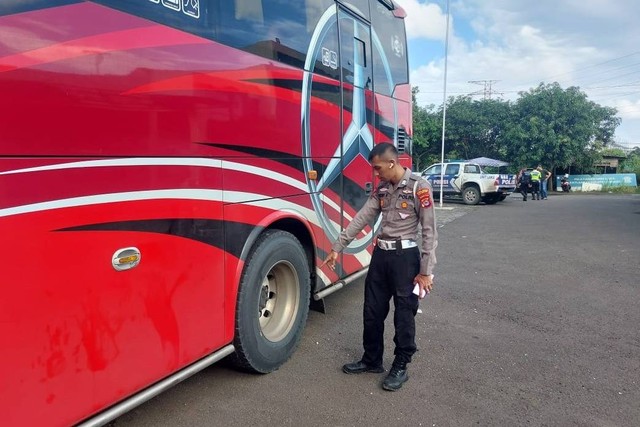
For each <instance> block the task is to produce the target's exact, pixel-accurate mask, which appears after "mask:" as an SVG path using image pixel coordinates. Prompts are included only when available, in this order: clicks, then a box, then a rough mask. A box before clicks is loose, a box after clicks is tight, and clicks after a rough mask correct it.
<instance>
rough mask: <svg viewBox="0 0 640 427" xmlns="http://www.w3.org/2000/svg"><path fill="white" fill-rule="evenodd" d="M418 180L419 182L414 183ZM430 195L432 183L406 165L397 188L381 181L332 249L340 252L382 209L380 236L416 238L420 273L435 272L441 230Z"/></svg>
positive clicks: (393, 238) (392, 238) (386, 237)
mask: <svg viewBox="0 0 640 427" xmlns="http://www.w3.org/2000/svg"><path fill="white" fill-rule="evenodd" d="M416 181H417V182H418V184H417V185H415V183H416ZM414 185H415V196H414ZM431 195H432V189H431V185H430V184H429V182H428V181H427V180H425V179H424V178H422V177H419V176H417V175H413V174H412V173H411V171H410V170H409V169H406V168H405V173H404V175H403V177H402V179H401V180H400V182H398V185H397V186H396V187H394V186H393V185H392V184H391V183H390V182H382V183H381V184H380V185H379V186H378V188H377V189H376V191H375V192H373V193H372V194H371V196H370V197H369V199H368V200H367V202H366V203H365V205H364V206H363V207H362V209H360V211H359V212H358V213H357V214H356V216H355V218H353V220H352V221H351V223H350V224H349V225H348V226H347V228H346V229H344V230H343V231H342V233H340V237H339V238H338V240H337V241H336V242H335V243H334V244H333V246H332V248H331V249H333V250H334V251H335V252H341V251H342V250H343V249H344V248H345V247H346V246H347V245H348V244H349V242H351V241H352V240H353V239H354V238H355V237H356V236H357V234H358V233H359V232H360V231H361V230H362V229H363V228H364V227H365V226H366V225H367V224H369V223H371V221H373V219H374V218H376V216H377V215H378V214H379V213H380V212H382V224H381V227H380V231H379V233H378V236H377V237H378V239H383V240H391V241H397V240H414V241H416V242H417V243H418V245H419V246H420V248H421V259H420V274H424V275H429V274H432V273H433V267H434V266H435V264H436V255H435V249H436V247H437V246H438V231H437V230H436V216H435V212H434V209H433V200H432V197H431ZM420 230H421V231H422V233H421V240H420V241H418V234H419V233H418V231H420Z"/></svg>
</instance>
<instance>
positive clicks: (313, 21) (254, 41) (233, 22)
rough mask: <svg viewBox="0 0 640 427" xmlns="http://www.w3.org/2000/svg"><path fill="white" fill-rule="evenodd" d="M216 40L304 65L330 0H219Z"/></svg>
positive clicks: (286, 62) (258, 53)
mask: <svg viewBox="0 0 640 427" xmlns="http://www.w3.org/2000/svg"><path fill="white" fill-rule="evenodd" d="M215 2H216V3H217V8H218V11H219V20H218V28H217V40H218V41H220V42H221V43H224V44H227V45H229V46H233V47H236V48H238V49H242V50H245V51H248V52H252V53H255V54H257V55H260V56H263V57H266V58H271V59H275V60H277V61H279V62H282V63H285V64H288V65H292V66H295V67H299V68H303V67H304V62H305V59H306V55H307V50H308V48H309V43H310V41H311V37H312V35H313V32H314V30H315V28H316V25H317V24H318V22H319V20H320V18H321V16H322V15H323V14H324V13H325V11H326V10H327V9H328V8H329V7H333V4H334V3H333V1H331V0H307V1H296V2H291V1H290V0H216V1H215Z"/></svg>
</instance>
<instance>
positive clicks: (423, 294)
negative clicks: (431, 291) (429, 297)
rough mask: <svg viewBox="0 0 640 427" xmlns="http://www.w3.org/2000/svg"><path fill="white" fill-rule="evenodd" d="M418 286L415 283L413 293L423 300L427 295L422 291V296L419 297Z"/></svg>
mask: <svg viewBox="0 0 640 427" xmlns="http://www.w3.org/2000/svg"><path fill="white" fill-rule="evenodd" d="M420 290H421V289H420V285H419V284H418V283H416V285H415V286H414V287H413V293H414V294H416V295H418V296H419V297H420V298H424V296H425V295H426V294H427V293H426V292H425V291H424V290H423V291H422V295H420Z"/></svg>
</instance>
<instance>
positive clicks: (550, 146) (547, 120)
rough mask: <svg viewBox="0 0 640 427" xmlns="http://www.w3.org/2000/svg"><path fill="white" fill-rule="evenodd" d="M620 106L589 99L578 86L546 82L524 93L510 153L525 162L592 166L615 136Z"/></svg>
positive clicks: (517, 105) (510, 133) (512, 131)
mask: <svg viewBox="0 0 640 427" xmlns="http://www.w3.org/2000/svg"><path fill="white" fill-rule="evenodd" d="M615 114H616V110H615V109H613V108H610V107H602V106H600V105H598V104H596V103H594V102H591V101H589V100H588V99H587V96H586V94H585V93H583V92H581V91H580V89H579V88H577V87H570V88H568V89H566V90H563V89H562V88H561V87H560V85H559V84H558V83H552V84H543V83H541V84H540V85H539V86H538V87H537V88H535V89H531V90H530V91H528V92H523V93H520V97H519V99H518V100H517V101H516V103H515V110H514V123H513V125H512V126H511V127H510V129H509V131H508V132H507V136H508V138H509V140H510V144H509V146H508V147H509V149H508V154H509V157H510V158H511V159H512V161H514V162H516V163H517V164H518V165H522V166H534V165H536V164H538V163H542V164H545V165H548V166H550V167H551V168H552V170H553V168H555V167H556V166H559V167H563V168H566V167H569V166H575V167H578V168H579V169H583V170H586V169H590V168H592V167H593V163H594V161H596V160H597V158H598V152H599V151H600V150H601V149H602V148H603V147H605V146H607V144H609V143H611V142H612V140H613V134H614V132H615V128H616V127H617V126H618V125H619V124H620V119H619V118H618V117H616V116H615Z"/></svg>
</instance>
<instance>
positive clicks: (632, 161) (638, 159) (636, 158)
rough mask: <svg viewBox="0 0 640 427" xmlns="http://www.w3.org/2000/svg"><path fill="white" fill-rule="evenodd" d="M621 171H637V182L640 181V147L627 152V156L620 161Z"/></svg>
mask: <svg viewBox="0 0 640 427" xmlns="http://www.w3.org/2000/svg"><path fill="white" fill-rule="evenodd" d="M620 172H622V173H635V174H636V182H637V183H640V147H636V148H634V149H633V150H631V152H630V153H629V154H627V158H626V159H624V160H623V161H622V162H621V163H620Z"/></svg>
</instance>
